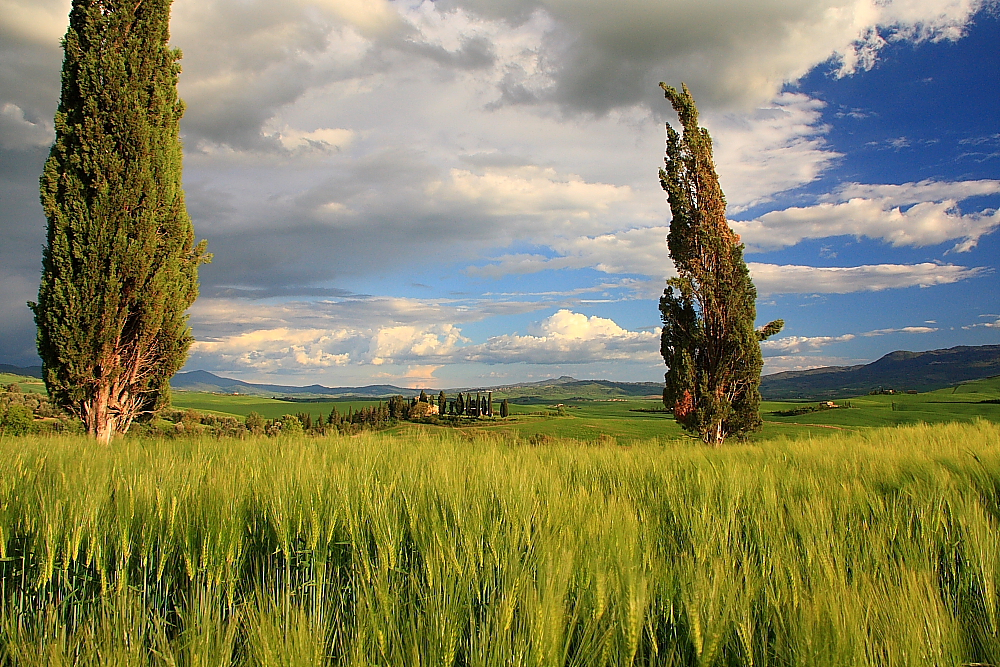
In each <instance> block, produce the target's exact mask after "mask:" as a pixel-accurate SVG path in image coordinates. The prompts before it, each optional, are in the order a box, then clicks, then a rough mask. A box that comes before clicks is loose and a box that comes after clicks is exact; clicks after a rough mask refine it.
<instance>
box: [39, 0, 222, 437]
mask: <svg viewBox="0 0 1000 667" xmlns="http://www.w3.org/2000/svg"><path fill="white" fill-rule="evenodd" d="M169 21H170V0H144V1H143V2H135V3H132V2H130V3H124V4H122V3H116V2H111V1H110V0H74V2H73V9H72V11H71V13H70V25H69V30H68V31H67V33H66V37H65V39H64V42H63V46H64V49H65V56H64V61H63V72H62V97H61V101H60V104H59V109H58V111H57V112H56V116H55V129H56V140H55V143H54V144H53V146H52V149H51V152H50V154H49V158H48V160H47V161H46V163H45V169H44V172H43V173H42V176H41V201H42V206H43V208H44V211H45V215H46V218H47V220H48V237H47V244H46V247H45V250H44V252H43V258H42V268H43V275H42V281H41V285H40V287H39V290H38V303H37V304H32V308H33V310H34V312H35V321H36V323H37V325H38V351H39V354H40V356H41V357H42V362H43V367H44V372H43V375H44V379H45V384H46V387H47V388H48V392H49V395H50V396H51V397H52V398H53V400H54V401H55V402H56V403H58V404H59V405H62V406H64V407H65V408H66V409H68V410H70V411H71V412H73V413H75V414H76V415H78V416H79V417H81V418H82V419H83V421H84V423H85V425H86V427H87V431H88V432H89V433H91V434H92V435H95V436H97V437H98V438H99V439H101V440H103V441H108V440H110V438H111V437H112V436H113V435H114V434H115V433H124V432H125V431H127V430H128V428H129V426H130V424H131V423H132V421H133V420H134V419H135V418H136V417H138V416H140V415H143V414H148V413H150V412H152V411H153V410H155V409H157V408H158V407H160V406H162V405H164V404H165V403H166V401H167V399H168V398H169V395H168V391H169V385H168V381H169V379H170V377H171V376H172V375H173V374H174V373H175V372H176V371H177V370H178V369H179V368H180V367H181V366H182V365H183V364H184V361H185V358H186V355H187V350H188V347H189V346H190V344H191V341H192V339H191V335H190V331H189V329H188V326H187V316H186V315H185V310H186V309H187V308H188V307H189V306H190V305H191V304H192V303H193V302H194V300H195V298H196V297H197V295H198V281H197V267H198V265H199V264H200V263H202V262H204V261H207V259H208V257H207V255H205V254H204V250H205V245H204V242H203V243H201V244H198V245H197V246H196V245H195V243H194V231H193V229H192V226H191V220H190V218H189V217H188V214H187V209H186V207H185V204H184V194H183V191H182V189H181V144H180V141H179V135H178V130H179V124H180V118H181V115H182V114H183V110H184V106H183V104H182V102H181V101H180V100H179V99H178V97H177V77H178V74H179V73H180V66H179V65H178V62H177V61H178V59H179V58H180V52H179V51H176V50H172V49H170V48H168V46H167V41H168V37H169V34H168V28H169Z"/></svg>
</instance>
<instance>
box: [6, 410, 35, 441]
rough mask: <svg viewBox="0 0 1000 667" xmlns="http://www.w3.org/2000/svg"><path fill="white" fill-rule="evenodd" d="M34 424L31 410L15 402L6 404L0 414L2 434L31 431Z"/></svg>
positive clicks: (19, 433)
mask: <svg viewBox="0 0 1000 667" xmlns="http://www.w3.org/2000/svg"><path fill="white" fill-rule="evenodd" d="M34 425H35V420H34V418H33V417H32V416H31V410H29V409H28V408H27V407H25V406H23V405H19V404H17V403H12V404H10V405H8V406H7V409H6V410H5V411H4V412H3V413H2V414H0V433H2V434H3V435H25V434H27V433H31V431H32V430H33V428H34Z"/></svg>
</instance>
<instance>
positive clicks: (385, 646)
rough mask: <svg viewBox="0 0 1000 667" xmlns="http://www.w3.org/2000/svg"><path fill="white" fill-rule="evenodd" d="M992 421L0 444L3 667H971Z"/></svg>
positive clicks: (997, 442)
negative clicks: (694, 437)
mask: <svg viewBox="0 0 1000 667" xmlns="http://www.w3.org/2000/svg"><path fill="white" fill-rule="evenodd" d="M998 520H1000V427H998V426H997V425H994V424H990V423H988V422H983V421H980V422H976V423H973V424H952V425H935V426H913V427H903V428H895V429H881V430H870V431H865V432H863V433H860V434H844V435H832V436H829V437H823V438H818V439H800V440H772V441H767V442H762V443H760V442H758V443H754V444H752V445H750V444H743V445H741V444H736V443H734V444H732V445H727V446H725V447H723V448H720V449H707V448H705V447H703V446H700V445H699V444H695V443H693V442H692V441H690V440H662V441H645V442H636V443H632V444H630V445H628V446H622V445H621V443H619V444H614V443H613V442H607V441H606V442H604V444H602V445H596V446H594V445H591V446H588V445H583V444H581V443H578V442H574V441H556V442H554V443H548V444H544V445H531V444H528V443H527V442H526V441H524V442H522V441H519V440H517V439H516V437H515V436H510V435H507V436H496V435H494V436H490V435H488V434H485V435H481V436H473V437H468V436H462V435H460V434H452V435H450V436H449V435H440V436H431V435H426V436H422V435H417V436H411V437H392V436H386V435H381V436H380V435H375V434H367V435H362V436H357V437H344V438H306V437H299V438H295V439H281V438H278V439H270V440H268V439H259V440H258V439H248V440H215V439H207V438H206V439H175V440H145V439H139V438H137V439H125V440H121V441H117V442H115V443H113V444H112V446H111V447H110V448H102V447H101V446H99V445H97V444H96V443H92V442H90V441H88V440H85V439H82V438H79V437H45V438H41V437H36V438H32V437H19V438H0V550H2V551H0V602H2V609H0V663H2V664H3V665H18V666H20V665H122V666H124V665H157V666H159V665H164V666H168V665H169V666H175V665H176V666H192V667H194V666H199V667H208V666H219V667H223V666H228V665H262V666H263V665H268V666H270V665H285V666H289V667H292V666H298V665H386V666H388V665H414V666H417V665H428V666H430V665H433V666H439V665H467V666H483V667H485V666H489V665H494V666H498V667H499V666H501V665H503V666H507V665H515V666H516V665H524V666H539V667H542V666H552V665H581V666H582V665H594V666H598V665H678V666H680V665H684V666H688V665H690V666H696V665H697V666H707V665H719V666H732V665H748V666H749V665H755V666H756V665H759V666H764V665H789V666H792V665H803V666H806V665H809V666H817V665H838V666H842V665H880V666H887V665H954V666H956V667H958V666H959V665H976V664H978V665H998V664H1000V618H998V615H1000V609H998V584H1000V581H998V577H1000V542H998V533H997V525H998Z"/></svg>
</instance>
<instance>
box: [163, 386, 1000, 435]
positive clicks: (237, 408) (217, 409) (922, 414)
mask: <svg viewBox="0 0 1000 667" xmlns="http://www.w3.org/2000/svg"><path fill="white" fill-rule="evenodd" d="M498 397H499V398H498ZM500 398H503V394H501V393H499V392H497V393H496V394H494V403H495V404H497V403H498V402H499V400H500ZM515 400H516V399H515ZM990 401H992V402H990ZM172 403H173V405H174V406H175V407H178V408H182V409H186V408H191V409H194V410H198V411H201V412H208V413H213V414H219V415H228V416H236V417H245V416H246V415H247V414H248V413H249V412H251V411H253V412H257V413H259V414H261V415H263V416H264V417H267V418H269V419H277V418H279V417H281V416H282V415H285V414H297V413H300V412H302V413H309V414H311V415H312V416H313V417H314V418H315V417H319V416H320V415H323V416H326V415H328V414H329V413H330V410H331V408H332V407H334V406H336V408H337V411H338V412H340V413H344V412H346V411H347V409H348V408H349V407H350V409H352V410H355V411H356V410H358V409H360V408H362V407H366V406H369V405H373V404H377V403H378V401H377V400H376V401H373V400H351V401H344V400H336V401H308V400H295V401H290V400H287V399H279V398H261V397H256V396H242V395H240V396H233V395H223V394H210V393H204V392H188V391H175V392H173V394H172ZM836 404H837V405H838V406H848V405H849V406H850V407H838V408H836V409H830V410H817V411H814V412H808V413H804V414H798V415H781V414H778V413H782V412H786V413H787V412H791V411H795V410H796V408H802V407H804V406H818V405H819V403H818V402H815V401H813V402H769V401H765V402H764V403H763V404H762V405H761V413H762V416H763V418H764V429H763V430H762V432H761V433H758V434H754V435H753V436H752V437H751V438H750V440H751V441H753V442H760V441H766V440H770V439H773V438H776V437H805V436H810V435H817V436H818V435H823V434H830V433H832V432H836V431H840V430H847V431H856V430H859V429H864V428H870V427H877V426H897V425H906V424H918V423H926V424H942V423H948V422H953V421H959V422H972V421H975V420H977V419H986V420H988V421H992V422H996V423H1000V378H989V379H986V380H978V381H975V382H968V383H964V384H961V385H957V386H955V387H949V388H947V389H941V390H938V391H934V392H928V393H923V394H893V395H878V396H861V397H846V398H844V399H838V400H837V401H836ZM662 407H663V405H662V403H660V401H658V400H650V399H638V398H627V399H614V400H607V399H604V400H595V399H552V400H551V401H547V402H546V401H545V400H540V399H538V398H537V397H533V398H532V400H531V401H530V402H527V403H526V404H518V403H513V404H512V405H511V417H509V418H508V419H506V420H501V419H493V420H486V419H483V420H468V421H467V422H466V423H464V424H462V423H460V424H459V425H458V426H457V428H459V429H461V430H463V431H467V432H468V431H485V432H493V433H497V434H504V435H506V436H515V437H521V438H528V437H530V436H533V435H535V436H539V437H543V438H544V437H552V438H572V439H576V440H583V441H593V440H597V439H603V440H607V439H608V438H614V439H615V440H616V441H620V442H622V443H625V442H629V441H632V440H649V439H657V438H666V439H672V438H679V437H683V432H682V431H681V429H680V428H679V427H678V426H677V425H676V423H675V422H674V420H673V417H672V416H671V415H670V414H668V413H665V412H657V410H661V409H662ZM453 427H454V426H453ZM440 428H441V427H440V426H432V425H425V424H401V425H400V426H397V427H396V428H394V429H393V432H394V433H413V432H423V431H430V432H436V431H438V430H440Z"/></svg>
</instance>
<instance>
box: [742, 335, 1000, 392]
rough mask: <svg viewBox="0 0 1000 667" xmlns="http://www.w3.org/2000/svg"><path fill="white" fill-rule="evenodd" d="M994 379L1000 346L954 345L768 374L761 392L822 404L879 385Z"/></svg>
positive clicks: (922, 386) (925, 387)
mask: <svg viewBox="0 0 1000 667" xmlns="http://www.w3.org/2000/svg"><path fill="white" fill-rule="evenodd" d="M993 375H1000V345H978V346H975V347H969V346H962V347H951V348H948V349H946V350H929V351H927V352H904V351H897V352H890V353H889V354H887V355H885V356H884V357H882V358H881V359H879V360H877V361H873V362H872V363H870V364H863V365H859V366H827V367H825V368H813V369H810V370H808V371H785V372H783V373H775V374H773V375H765V376H764V377H763V378H762V380H761V384H760V393H761V394H762V395H763V396H764V398H765V399H768V400H781V399H790V398H798V399H812V400H818V399H826V398H840V397H846V396H859V395H861V394H867V393H868V392H870V391H872V390H873V389H877V388H878V387H882V388H883V389H895V390H897V391H907V390H916V391H933V390H934V389H941V388H943V387H948V386H951V385H953V384H958V383H959V382H965V381H967V380H979V379H982V378H985V377H990V376H993Z"/></svg>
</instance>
